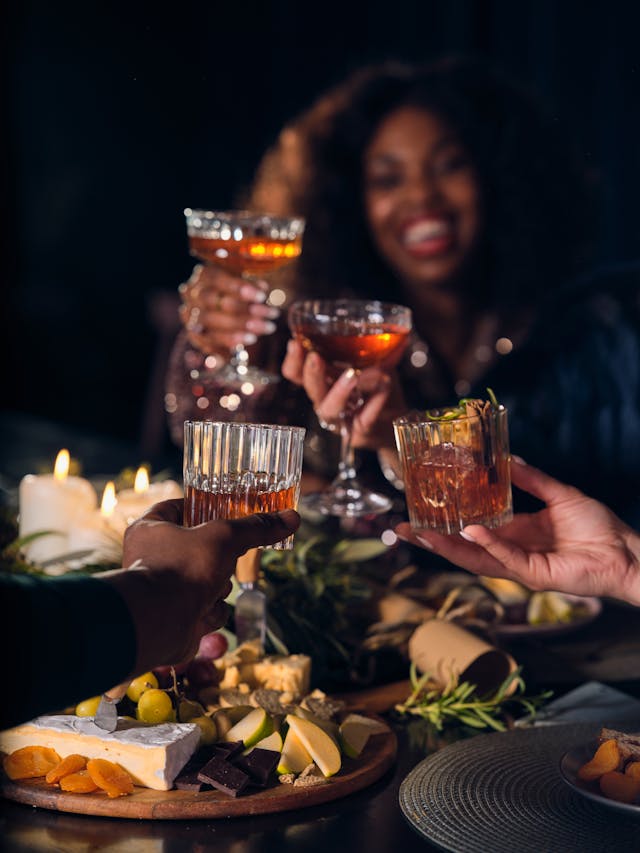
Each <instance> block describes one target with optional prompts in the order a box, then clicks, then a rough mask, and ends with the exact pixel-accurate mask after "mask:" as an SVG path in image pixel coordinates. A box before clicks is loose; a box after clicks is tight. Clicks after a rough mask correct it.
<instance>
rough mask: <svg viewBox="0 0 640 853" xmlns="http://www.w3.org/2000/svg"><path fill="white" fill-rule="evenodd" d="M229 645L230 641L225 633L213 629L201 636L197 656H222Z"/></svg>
mask: <svg viewBox="0 0 640 853" xmlns="http://www.w3.org/2000/svg"><path fill="white" fill-rule="evenodd" d="M227 647H228V643H227V638H226V637H225V635H224V634H221V633H220V632H219V631H212V632H211V633H210V634H205V635H204V637H202V638H201V640H200V646H199V648H198V655H197V657H203V658H212V659H213V658H221V657H222V655H223V654H224V653H225V652H226V651H227Z"/></svg>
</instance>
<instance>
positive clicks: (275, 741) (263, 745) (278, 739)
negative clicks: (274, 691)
mask: <svg viewBox="0 0 640 853" xmlns="http://www.w3.org/2000/svg"><path fill="white" fill-rule="evenodd" d="M253 749H270V750H271V751H272V752H282V735H281V734H280V732H271V734H270V735H267V736H266V737H263V738H262V740H259V741H258V742H257V743H254V745H253V746H250V747H249V749H245V751H244V753H243V755H248V754H249V753H250V752H251V751H252V750H253Z"/></svg>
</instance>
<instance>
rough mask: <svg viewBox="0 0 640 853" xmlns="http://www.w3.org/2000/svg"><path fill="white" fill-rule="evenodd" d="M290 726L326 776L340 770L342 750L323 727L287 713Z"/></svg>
mask: <svg viewBox="0 0 640 853" xmlns="http://www.w3.org/2000/svg"><path fill="white" fill-rule="evenodd" d="M286 719H287V723H288V724H289V728H290V729H293V731H294V732H295V733H296V735H297V736H298V739H299V740H300V743H301V744H302V745H303V746H304V748H305V749H306V750H307V752H308V753H309V755H310V756H311V758H312V759H313V760H314V761H315V763H316V764H317V765H318V767H319V768H320V770H321V771H322V773H323V775H324V776H333V775H334V774H335V773H337V772H338V770H340V766H341V764H342V759H341V757H340V750H339V749H338V747H337V746H336V744H335V742H334V741H333V740H332V738H331V737H330V735H328V734H327V733H326V732H325V731H324V730H323V729H321V728H320V727H319V726H317V725H316V724H315V723H312V722H310V721H309V720H305V719H304V718H303V717H296V716H294V715H293V714H287V718H286Z"/></svg>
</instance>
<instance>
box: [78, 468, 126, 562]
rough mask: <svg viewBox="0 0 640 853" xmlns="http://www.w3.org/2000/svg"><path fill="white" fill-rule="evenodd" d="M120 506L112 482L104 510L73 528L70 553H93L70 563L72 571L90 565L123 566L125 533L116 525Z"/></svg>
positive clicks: (86, 515)
mask: <svg viewBox="0 0 640 853" xmlns="http://www.w3.org/2000/svg"><path fill="white" fill-rule="evenodd" d="M116 503H117V501H116V490H115V486H114V484H113V482H109V483H107V485H106V486H105V487H104V492H103V494H102V503H101V505H100V509H99V510H93V512H90V513H86V514H85V515H82V516H80V517H79V518H78V519H77V521H76V522H75V523H74V524H72V526H71V527H70V528H69V537H68V540H67V550H68V552H69V553H70V554H72V553H77V552H82V551H88V552H89V553H87V554H85V555H84V556H79V557H77V558H75V559H71V560H69V563H68V565H69V568H71V569H77V568H81V567H82V566H85V565H87V564H89V563H115V564H117V565H120V564H121V562H122V531H121V530H119V529H118V526H117V525H114V523H113V521H112V519H113V512H114V509H115V507H116Z"/></svg>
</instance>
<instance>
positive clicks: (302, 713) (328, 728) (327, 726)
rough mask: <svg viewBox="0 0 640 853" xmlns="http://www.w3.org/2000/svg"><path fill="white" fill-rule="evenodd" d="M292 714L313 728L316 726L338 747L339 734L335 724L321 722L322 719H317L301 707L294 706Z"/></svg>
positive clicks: (328, 721)
mask: <svg viewBox="0 0 640 853" xmlns="http://www.w3.org/2000/svg"><path fill="white" fill-rule="evenodd" d="M293 713H294V714H295V715H296V717H301V718H302V719H303V720H308V721H309V722H310V723H313V724H314V726H317V727H318V728H319V729H322V730H323V731H324V732H326V733H327V734H328V735H329V737H330V738H331V740H332V741H333V742H334V743H335V745H336V746H339V741H338V736H339V732H338V724H337V723H334V722H333V721H332V720H323V719H322V717H317V716H316V715H315V714H313V713H312V712H311V711H308V710H307V709H306V708H303V707H302V705H296V707H295V708H294V711H293Z"/></svg>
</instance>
